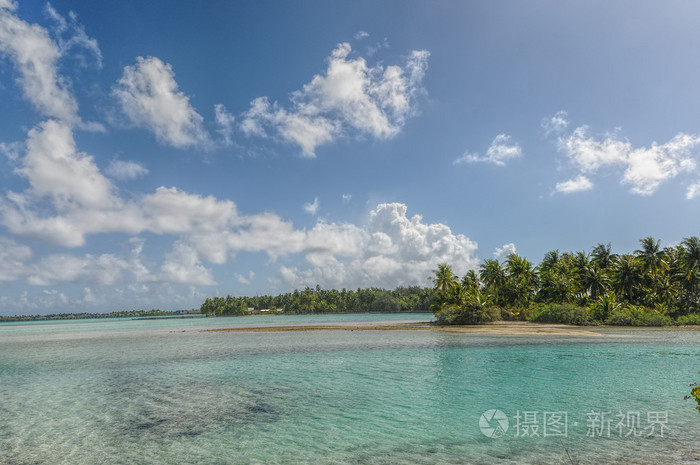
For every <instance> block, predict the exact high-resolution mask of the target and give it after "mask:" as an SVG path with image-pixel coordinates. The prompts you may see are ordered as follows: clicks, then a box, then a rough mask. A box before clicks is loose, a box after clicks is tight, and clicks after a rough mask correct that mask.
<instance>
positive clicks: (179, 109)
mask: <svg viewBox="0 0 700 465" xmlns="http://www.w3.org/2000/svg"><path fill="white" fill-rule="evenodd" d="M112 94H113V95H114V96H115V97H116V98H117V100H118V101H119V103H120V104H121V108H122V111H123V112H124V114H125V115H126V116H127V118H128V119H129V120H130V121H131V122H132V123H133V124H135V125H137V126H140V127H143V128H146V129H148V130H150V131H152V132H153V133H154V134H155V136H156V139H157V140H158V141H159V142H161V143H163V144H167V145H171V146H173V147H177V148H183V147H190V146H196V145H199V146H205V145H207V144H208V143H209V136H208V135H207V133H206V131H205V130H204V128H203V126H202V121H203V118H202V116H201V115H200V114H199V113H197V112H196V111H195V109H194V108H193V107H192V106H191V105H190V101H189V98H188V97H187V96H186V95H185V94H184V93H183V92H181V91H180V90H179V89H178V85H177V82H176V81H175V73H174V72H173V69H172V66H170V65H169V64H167V63H163V62H162V61H161V60H160V59H158V58H156V57H146V58H143V57H138V58H137V59H136V64H135V65H133V66H126V67H125V68H124V73H123V75H122V77H121V78H120V79H119V81H118V83H117V85H116V86H115V87H114V88H113V90H112Z"/></svg>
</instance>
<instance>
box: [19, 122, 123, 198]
mask: <svg viewBox="0 0 700 465" xmlns="http://www.w3.org/2000/svg"><path fill="white" fill-rule="evenodd" d="M19 172H20V173H21V174H22V175H23V176H25V177H26V178H27V180H28V181H29V184H30V185H31V187H32V189H33V191H34V193H36V194H37V195H39V196H50V197H51V198H52V199H53V201H54V204H55V205H57V206H59V207H60V208H67V207H69V206H72V207H110V206H112V205H113V204H114V201H115V200H114V197H113V187H112V185H111V183H110V182H109V180H107V179H106V178H105V177H104V176H103V175H102V174H101V173H100V171H99V169H98V168H97V166H96V165H95V163H94V161H93V159H92V157H91V156H89V155H87V154H84V153H80V152H78V151H77V148H76V146H75V141H74V140H73V133H72V131H71V129H70V127H68V126H67V125H65V124H63V123H60V122H57V121H55V120H49V121H46V122H44V123H42V124H41V125H39V126H38V127H36V128H34V129H32V130H30V131H29V136H28V139H27V144H26V154H25V156H24V158H23V159H22V168H21V169H20V170H19Z"/></svg>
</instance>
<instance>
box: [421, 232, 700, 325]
mask: <svg viewBox="0 0 700 465" xmlns="http://www.w3.org/2000/svg"><path fill="white" fill-rule="evenodd" d="M640 244H641V247H640V249H639V250H636V251H635V252H634V253H633V254H623V255H615V254H613V253H612V252H611V249H610V245H609V244H608V245H605V244H598V245H597V246H596V247H594V248H593V250H592V251H591V252H590V253H586V252H575V253H559V251H558V250H554V251H551V252H547V253H546V254H545V256H544V258H543V259H542V262H541V263H540V264H539V265H537V266H534V265H533V264H532V263H530V262H529V261H528V260H526V259H525V258H522V257H520V256H519V255H517V254H515V253H513V254H510V255H508V256H507V257H506V259H505V261H504V262H503V263H500V262H499V261H498V260H496V259H486V260H484V262H483V263H482V264H481V265H480V267H479V270H478V272H476V271H469V272H468V273H467V274H466V275H465V276H464V277H462V278H461V279H460V278H459V277H458V276H456V275H455V274H454V273H453V272H452V269H451V268H450V266H449V265H448V264H446V263H443V264H440V265H438V268H437V269H436V270H435V271H434V273H435V274H434V277H433V284H434V286H433V292H434V296H435V299H434V303H433V305H432V307H431V310H432V311H433V312H434V313H435V316H436V318H437V321H438V323H440V324H478V323H484V322H488V321H493V320H494V319H507V320H513V319H516V320H529V321H534V322H539V323H568V324H577V325H583V324H610V325H624V326H665V325H671V324H676V325H691V324H693V325H697V324H700V239H698V238H697V237H690V238H686V239H684V240H683V241H682V242H681V243H680V244H679V245H678V246H675V247H667V248H665V249H661V247H660V242H659V241H657V240H655V239H654V238H652V237H646V238H644V239H642V240H640ZM499 316H500V318H499Z"/></svg>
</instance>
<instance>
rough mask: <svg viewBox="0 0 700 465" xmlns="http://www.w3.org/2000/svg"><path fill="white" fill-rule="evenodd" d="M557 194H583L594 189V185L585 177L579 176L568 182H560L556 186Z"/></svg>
mask: <svg viewBox="0 0 700 465" xmlns="http://www.w3.org/2000/svg"><path fill="white" fill-rule="evenodd" d="M555 189H556V191H557V192H562V193H564V194H571V193H573V192H581V191H587V190H591V189H593V183H592V182H591V181H590V180H589V179H588V178H587V177H585V176H584V175H582V174H579V175H578V176H576V177H575V178H573V179H569V180H568V181H564V182H558V183H557V185H556V186H555Z"/></svg>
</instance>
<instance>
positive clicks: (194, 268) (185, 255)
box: [153, 241, 216, 286]
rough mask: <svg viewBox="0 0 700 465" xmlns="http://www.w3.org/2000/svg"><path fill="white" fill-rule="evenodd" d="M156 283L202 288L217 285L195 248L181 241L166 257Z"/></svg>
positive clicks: (156, 276) (155, 279) (155, 278)
mask: <svg viewBox="0 0 700 465" xmlns="http://www.w3.org/2000/svg"><path fill="white" fill-rule="evenodd" d="M153 280H154V281H157V282H169V283H179V284H191V285H200V286H212V285H214V284H216V281H215V280H214V275H213V274H212V271H211V270H210V269H208V268H206V267H204V266H203V265H202V263H201V261H200V259H199V255H198V254H197V252H196V251H195V249H194V248H193V247H191V246H190V245H188V244H185V243H183V242H181V241H178V242H176V243H175V246H174V247H173V250H172V251H171V252H170V253H168V254H167V255H166V257H165V263H163V266H162V267H161V270H160V273H158V274H156V275H155V277H154V279H153Z"/></svg>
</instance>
